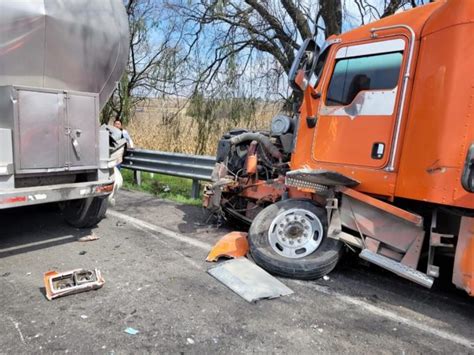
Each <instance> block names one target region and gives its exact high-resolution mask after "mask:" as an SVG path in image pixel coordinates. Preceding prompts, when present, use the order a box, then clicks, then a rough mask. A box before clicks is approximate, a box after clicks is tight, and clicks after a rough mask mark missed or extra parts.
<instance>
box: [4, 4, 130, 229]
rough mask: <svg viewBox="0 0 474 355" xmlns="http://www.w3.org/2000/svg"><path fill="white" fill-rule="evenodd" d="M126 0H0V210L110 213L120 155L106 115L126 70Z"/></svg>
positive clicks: (82, 215)
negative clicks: (43, 207)
mask: <svg viewBox="0 0 474 355" xmlns="http://www.w3.org/2000/svg"><path fill="white" fill-rule="evenodd" d="M128 35H129V34H128V22H127V15H126V13H125V9H124V6H123V3H122V1H121V0H0V210H1V209H5V208H11V207H18V206H25V205H33V204H42V203H49V202H61V205H62V208H63V212H64V216H65V218H66V220H67V221H68V222H69V223H71V224H72V225H74V226H77V227H88V226H92V225H94V224H96V223H97V222H98V221H100V219H101V218H102V217H103V216H104V215H105V211H106V209H107V196H108V195H110V194H111V192H112V191H113V188H114V166H115V164H116V161H115V158H114V157H113V156H111V154H110V151H109V139H110V136H109V132H108V131H107V129H105V128H100V127H99V114H100V111H101V109H102V108H103V106H104V105H105V103H106V102H107V100H108V98H109V97H110V95H111V94H112V92H113V90H114V88H115V85H116V83H117V81H118V80H119V79H120V77H121V76H122V74H123V71H124V69H125V66H126V63H127V58H128V50H129V48H128Z"/></svg>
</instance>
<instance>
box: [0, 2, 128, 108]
mask: <svg viewBox="0 0 474 355" xmlns="http://www.w3.org/2000/svg"><path fill="white" fill-rule="evenodd" d="M128 51H129V32H128V21H127V14H126V12H125V9H124V6H123V3H122V1H121V0H8V1H1V2H0V86H4V85H19V86H28V87H37V88H47V89H58V90H65V91H69V90H71V91H81V92H89V93H95V94H99V99H100V108H101V109H102V108H103V107H104V105H105V103H106V102H107V100H108V99H109V97H110V95H111V94H112V92H113V90H114V88H115V85H116V83H117V81H119V80H120V77H121V75H122V73H123V71H124V69H125V66H126V64H127V59H128Z"/></svg>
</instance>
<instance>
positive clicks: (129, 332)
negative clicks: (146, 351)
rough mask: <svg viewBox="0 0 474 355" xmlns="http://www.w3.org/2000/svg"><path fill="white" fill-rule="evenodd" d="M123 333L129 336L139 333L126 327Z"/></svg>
mask: <svg viewBox="0 0 474 355" xmlns="http://www.w3.org/2000/svg"><path fill="white" fill-rule="evenodd" d="M125 333H127V334H130V335H137V334H138V333H140V332H139V331H138V330H136V329H135V328H130V327H128V328H127V329H125Z"/></svg>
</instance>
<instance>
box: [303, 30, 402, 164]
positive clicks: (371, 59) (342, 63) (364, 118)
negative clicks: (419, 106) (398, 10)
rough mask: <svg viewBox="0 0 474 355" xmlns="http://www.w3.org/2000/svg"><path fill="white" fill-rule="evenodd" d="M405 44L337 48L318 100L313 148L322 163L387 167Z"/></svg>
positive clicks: (395, 41)
mask: <svg viewBox="0 0 474 355" xmlns="http://www.w3.org/2000/svg"><path fill="white" fill-rule="evenodd" d="M405 47H406V41H405V40H404V39H402V38H396V39H389V40H382V41H377V42H370V43H359V44H350V45H344V44H339V45H338V47H336V48H335V50H334V51H333V52H332V53H333V54H332V56H333V60H332V61H328V62H331V63H332V68H331V73H330V75H329V76H328V78H327V79H326V80H325V82H322V83H321V86H322V96H321V104H320V108H319V114H318V121H317V126H316V131H315V136H314V144H313V148H312V155H313V159H314V160H316V161H317V162H321V163H333V164H340V165H353V166H361V167H368V168H376V169H380V168H383V167H385V166H386V165H387V163H388V161H389V156H390V149H391V145H392V136H393V132H394V127H395V122H396V114H397V112H396V111H397V104H396V103H397V102H398V96H399V93H400V87H401V82H402V80H401V79H402V72H403V70H402V68H403V62H404V52H405Z"/></svg>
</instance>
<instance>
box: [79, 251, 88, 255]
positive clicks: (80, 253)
mask: <svg viewBox="0 0 474 355" xmlns="http://www.w3.org/2000/svg"><path fill="white" fill-rule="evenodd" d="M86 254H87V251H85V250H83V251H80V252H79V255H86Z"/></svg>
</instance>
